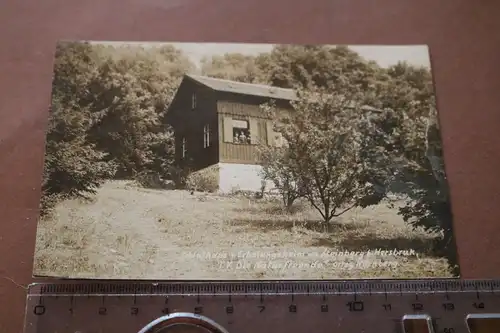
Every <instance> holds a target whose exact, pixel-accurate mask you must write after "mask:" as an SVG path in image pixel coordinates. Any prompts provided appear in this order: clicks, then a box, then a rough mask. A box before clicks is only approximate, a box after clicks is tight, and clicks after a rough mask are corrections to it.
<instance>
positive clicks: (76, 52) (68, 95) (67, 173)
mask: <svg viewBox="0 0 500 333" xmlns="http://www.w3.org/2000/svg"><path fill="white" fill-rule="evenodd" d="M97 58H98V57H97V55H96V54H95V52H94V50H93V49H92V47H91V46H90V45H89V44H87V43H61V44H58V46H57V49H56V57H55V63H54V77H53V81H52V86H53V89H52V105H51V108H50V111H49V122H48V129H47V141H46V142H47V143H46V149H45V162H44V172H43V178H42V199H41V205H40V209H41V215H42V216H43V215H45V214H47V213H48V212H49V210H50V209H51V208H52V206H53V205H54V204H55V203H56V202H57V201H58V200H60V199H65V198H72V197H86V196H87V195H89V194H93V193H95V190H96V188H97V187H99V185H100V184H101V183H102V182H103V181H104V179H106V178H109V177H110V176H112V175H113V173H114V168H113V165H111V164H107V163H103V161H102V159H103V157H104V156H105V154H104V153H102V152H100V151H98V150H97V149H96V147H95V146H94V145H93V144H91V143H89V142H88V141H87V130H88V129H89V128H90V126H91V124H92V122H93V118H92V113H91V111H90V109H89V107H88V106H89V105H90V100H91V92H90V86H91V84H92V82H93V80H95V78H96V75H97V68H98V63H97V61H96V59H97Z"/></svg>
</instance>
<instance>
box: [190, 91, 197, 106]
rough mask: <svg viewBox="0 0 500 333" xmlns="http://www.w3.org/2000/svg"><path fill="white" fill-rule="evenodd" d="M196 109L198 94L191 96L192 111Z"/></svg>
mask: <svg viewBox="0 0 500 333" xmlns="http://www.w3.org/2000/svg"><path fill="white" fill-rule="evenodd" d="M194 109H196V94H194V93H193V95H191V110H194Z"/></svg>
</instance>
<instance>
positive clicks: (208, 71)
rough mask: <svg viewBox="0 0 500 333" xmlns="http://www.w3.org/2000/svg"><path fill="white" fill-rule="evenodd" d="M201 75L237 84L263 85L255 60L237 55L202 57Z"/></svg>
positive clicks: (262, 74)
mask: <svg viewBox="0 0 500 333" xmlns="http://www.w3.org/2000/svg"><path fill="white" fill-rule="evenodd" d="M201 74H202V75H206V76H210V77H215V78H219V79H226V80H232V81H238V82H246V83H265V81H264V80H265V78H264V73H263V71H262V70H261V68H259V63H258V61H257V58H255V57H253V56H248V55H243V54H239V53H227V54H224V55H222V56H218V55H216V56H213V57H211V58H208V57H204V58H203V59H202V61H201Z"/></svg>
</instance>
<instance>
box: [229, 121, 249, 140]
mask: <svg viewBox="0 0 500 333" xmlns="http://www.w3.org/2000/svg"><path fill="white" fill-rule="evenodd" d="M233 143H237V144H250V143H251V139H250V124H249V122H248V120H237V119H233Z"/></svg>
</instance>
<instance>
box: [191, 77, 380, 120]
mask: <svg viewBox="0 0 500 333" xmlns="http://www.w3.org/2000/svg"><path fill="white" fill-rule="evenodd" d="M184 77H185V78H188V79H190V80H192V81H195V82H197V83H199V84H201V85H203V86H205V87H208V88H210V89H212V90H215V91H220V92H227V93H234V94H242V95H248V96H259V97H266V98H271V99H281V100H287V101H297V100H298V97H297V94H296V93H295V91H294V90H293V89H286V88H279V87H274V86H269V85H263V84H255V83H244V82H239V81H231V80H225V79H218V78H212V77H208V76H201V75H193V74H185V75H184ZM351 107H352V106H347V108H351ZM361 110H364V111H371V112H381V111H382V110H380V109H377V108H374V107H372V106H369V105H363V106H361Z"/></svg>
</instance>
